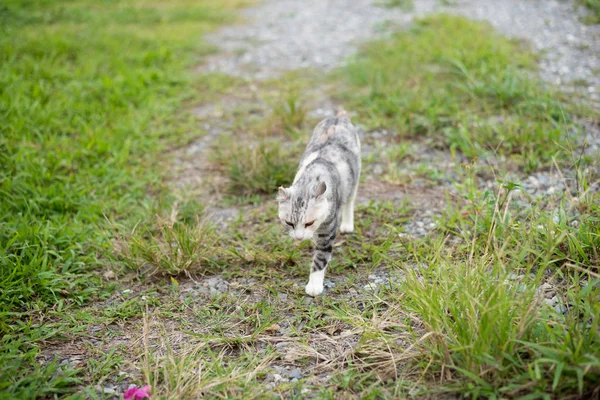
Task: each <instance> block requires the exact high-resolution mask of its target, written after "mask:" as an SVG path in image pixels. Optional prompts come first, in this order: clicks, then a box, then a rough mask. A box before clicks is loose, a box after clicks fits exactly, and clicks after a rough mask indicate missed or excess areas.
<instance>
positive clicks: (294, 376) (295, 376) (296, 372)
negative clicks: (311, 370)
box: [290, 368, 304, 379]
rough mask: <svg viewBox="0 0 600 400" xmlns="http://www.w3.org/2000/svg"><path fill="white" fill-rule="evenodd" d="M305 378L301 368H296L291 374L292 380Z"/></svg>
mask: <svg viewBox="0 0 600 400" xmlns="http://www.w3.org/2000/svg"><path fill="white" fill-rule="evenodd" d="M303 376H304V374H303V373H302V370H301V369H300V368H294V369H293V370H292V371H291V372H290V378H292V379H302V377H303Z"/></svg>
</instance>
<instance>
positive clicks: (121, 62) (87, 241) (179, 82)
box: [0, 0, 243, 398]
mask: <svg viewBox="0 0 600 400" xmlns="http://www.w3.org/2000/svg"><path fill="white" fill-rule="evenodd" d="M242 4H243V2H240V1H229V2H223V3H220V4H219V5H214V4H213V3H212V2H208V1H201V2H195V3H191V2H187V1H176V2H169V3H168V4H164V5H162V6H160V7H157V6H156V4H155V3H152V2H148V1H136V2H122V1H117V2H95V1H84V0H81V1H28V2H8V3H3V4H2V5H1V6H0V21H1V23H0V26H1V27H0V118H1V119H2V121H3V123H2V126H1V127H0V199H1V200H0V215H1V217H0V304H1V306H0V307H1V308H0V330H1V333H2V336H3V339H2V353H1V354H0V364H2V365H3V366H4V367H3V368H2V372H0V389H1V390H2V392H3V393H5V394H6V395H7V396H9V397H13V398H29V397H38V396H52V393H63V392H70V391H73V390H74V386H75V385H74V384H75V383H77V384H81V382H82V380H81V376H82V374H80V373H76V371H74V370H69V369H66V370H65V371H64V372H62V373H60V374H59V373H57V366H56V364H55V363H51V364H49V365H46V366H44V365H40V364H38V363H37V362H36V361H34V358H35V357H36V354H38V351H39V348H40V346H39V342H40V341H41V340H48V339H49V338H52V337H53V336H57V335H60V334H59V333H58V332H53V331H52V329H49V328H48V326H47V325H46V324H44V323H43V318H41V319H40V318H31V316H32V315H34V314H35V315H38V314H40V313H41V314H40V315H42V316H43V313H44V312H46V310H48V309H49V308H51V307H53V308H57V307H58V309H62V310H63V311H64V310H66V309H69V308H72V307H76V306H80V305H82V304H84V303H87V302H89V301H90V300H97V299H101V298H103V297H105V296H107V295H108V294H109V293H110V292H111V291H112V290H113V289H112V288H111V287H112V285H110V284H108V283H105V282H102V280H101V278H100V275H99V274H98V273H95V272H94V271H96V270H100V269H102V268H103V264H105V263H106V259H105V255H104V254H106V253H108V252H111V245H110V242H109V240H108V237H107V235H106V231H107V227H108V225H107V222H106V221H107V219H108V220H112V221H120V222H123V223H125V221H134V220H136V219H138V218H143V217H144V216H146V215H147V211H148V210H149V209H151V208H152V203H154V202H155V201H156V199H157V198H156V197H152V196H149V195H148V193H149V192H150V191H153V192H155V193H160V192H161V190H162V189H161V187H162V184H161V180H160V176H161V173H162V172H160V171H159V170H157V168H156V167H157V163H156V160H157V157H159V156H160V151H161V149H164V148H165V147H166V146H168V145H172V144H175V143H178V142H181V141H182V140H184V139H185V138H186V136H189V134H190V131H191V130H192V129H193V128H194V121H193V119H192V118H190V117H189V116H188V115H185V114H182V113H181V112H180V111H179V110H180V108H181V105H182V102H184V101H193V99H194V85H195V84H196V83H195V81H194V78H193V77H192V76H190V74H189V71H188V69H187V68H188V67H189V66H191V65H192V64H193V63H195V62H197V61H198V59H195V58H194V57H197V56H202V55H204V54H208V53H210V52H212V48H211V47H210V46H208V45H206V44H204V43H203V42H202V40H201V36H202V34H203V33H205V32H207V31H210V30H212V29H214V28H215V27H217V26H219V25H221V24H223V23H228V22H233V21H234V20H235V16H234V14H233V13H232V10H233V9H235V8H237V7H238V6H240V5H242ZM199 84H200V85H202V84H203V83H202V81H200V82H199ZM67 325H68V324H67ZM64 328H65V329H67V328H66V327H64ZM69 329H70V328H69Z"/></svg>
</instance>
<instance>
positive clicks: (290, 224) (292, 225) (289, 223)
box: [285, 221, 294, 228]
mask: <svg viewBox="0 0 600 400" xmlns="http://www.w3.org/2000/svg"><path fill="white" fill-rule="evenodd" d="M285 223H286V224H288V225H289V226H291V227H292V228H293V227H294V224H292V223H291V222H289V221H285Z"/></svg>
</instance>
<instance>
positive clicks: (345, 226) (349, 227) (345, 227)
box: [340, 224, 354, 233]
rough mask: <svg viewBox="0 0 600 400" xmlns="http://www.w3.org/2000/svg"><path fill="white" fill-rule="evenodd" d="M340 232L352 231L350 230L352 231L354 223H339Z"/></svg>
mask: <svg viewBox="0 0 600 400" xmlns="http://www.w3.org/2000/svg"><path fill="white" fill-rule="evenodd" d="M340 232H342V233H352V232H354V225H353V224H341V225H340Z"/></svg>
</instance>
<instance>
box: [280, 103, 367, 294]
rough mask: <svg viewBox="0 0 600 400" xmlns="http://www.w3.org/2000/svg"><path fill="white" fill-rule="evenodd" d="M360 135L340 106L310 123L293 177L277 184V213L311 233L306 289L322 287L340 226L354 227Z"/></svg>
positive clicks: (298, 235) (295, 230)
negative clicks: (310, 130) (309, 134)
mask: <svg viewBox="0 0 600 400" xmlns="http://www.w3.org/2000/svg"><path fill="white" fill-rule="evenodd" d="M360 164H361V163H360V140H359V137H358V132H357V129H356V128H355V127H354V126H353V125H352V124H351V123H350V120H349V118H348V116H347V115H346V113H345V112H340V113H338V115H337V116H336V117H331V118H326V119H324V120H323V121H321V122H319V124H317V126H316V127H315V129H314V131H313V134H312V137H311V138H310V141H309V142H308V145H307V147H306V150H305V151H304V154H303V156H302V158H301V159H300V164H299V166H298V172H297V174H296V177H295V178H294V182H293V184H292V186H291V187H289V188H279V194H278V197H277V200H278V202H279V218H280V219H281V221H282V223H283V224H284V225H286V226H287V227H288V228H289V232H290V236H292V237H293V238H294V239H298V240H308V239H312V240H313V242H314V244H315V253H314V256H313V261H312V265H311V274H310V279H309V282H308V284H307V285H306V292H307V293H308V294H309V295H311V296H316V295H318V294H320V293H321V292H322V291H323V279H324V275H325V269H326V268H327V265H328V264H329V261H330V260H331V254H332V250H333V243H334V241H335V238H336V234H337V231H338V228H339V230H340V231H341V232H342V233H346V232H352V231H354V200H355V198H356V191H357V189H358V180H359V177H360V166H361V165H360Z"/></svg>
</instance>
